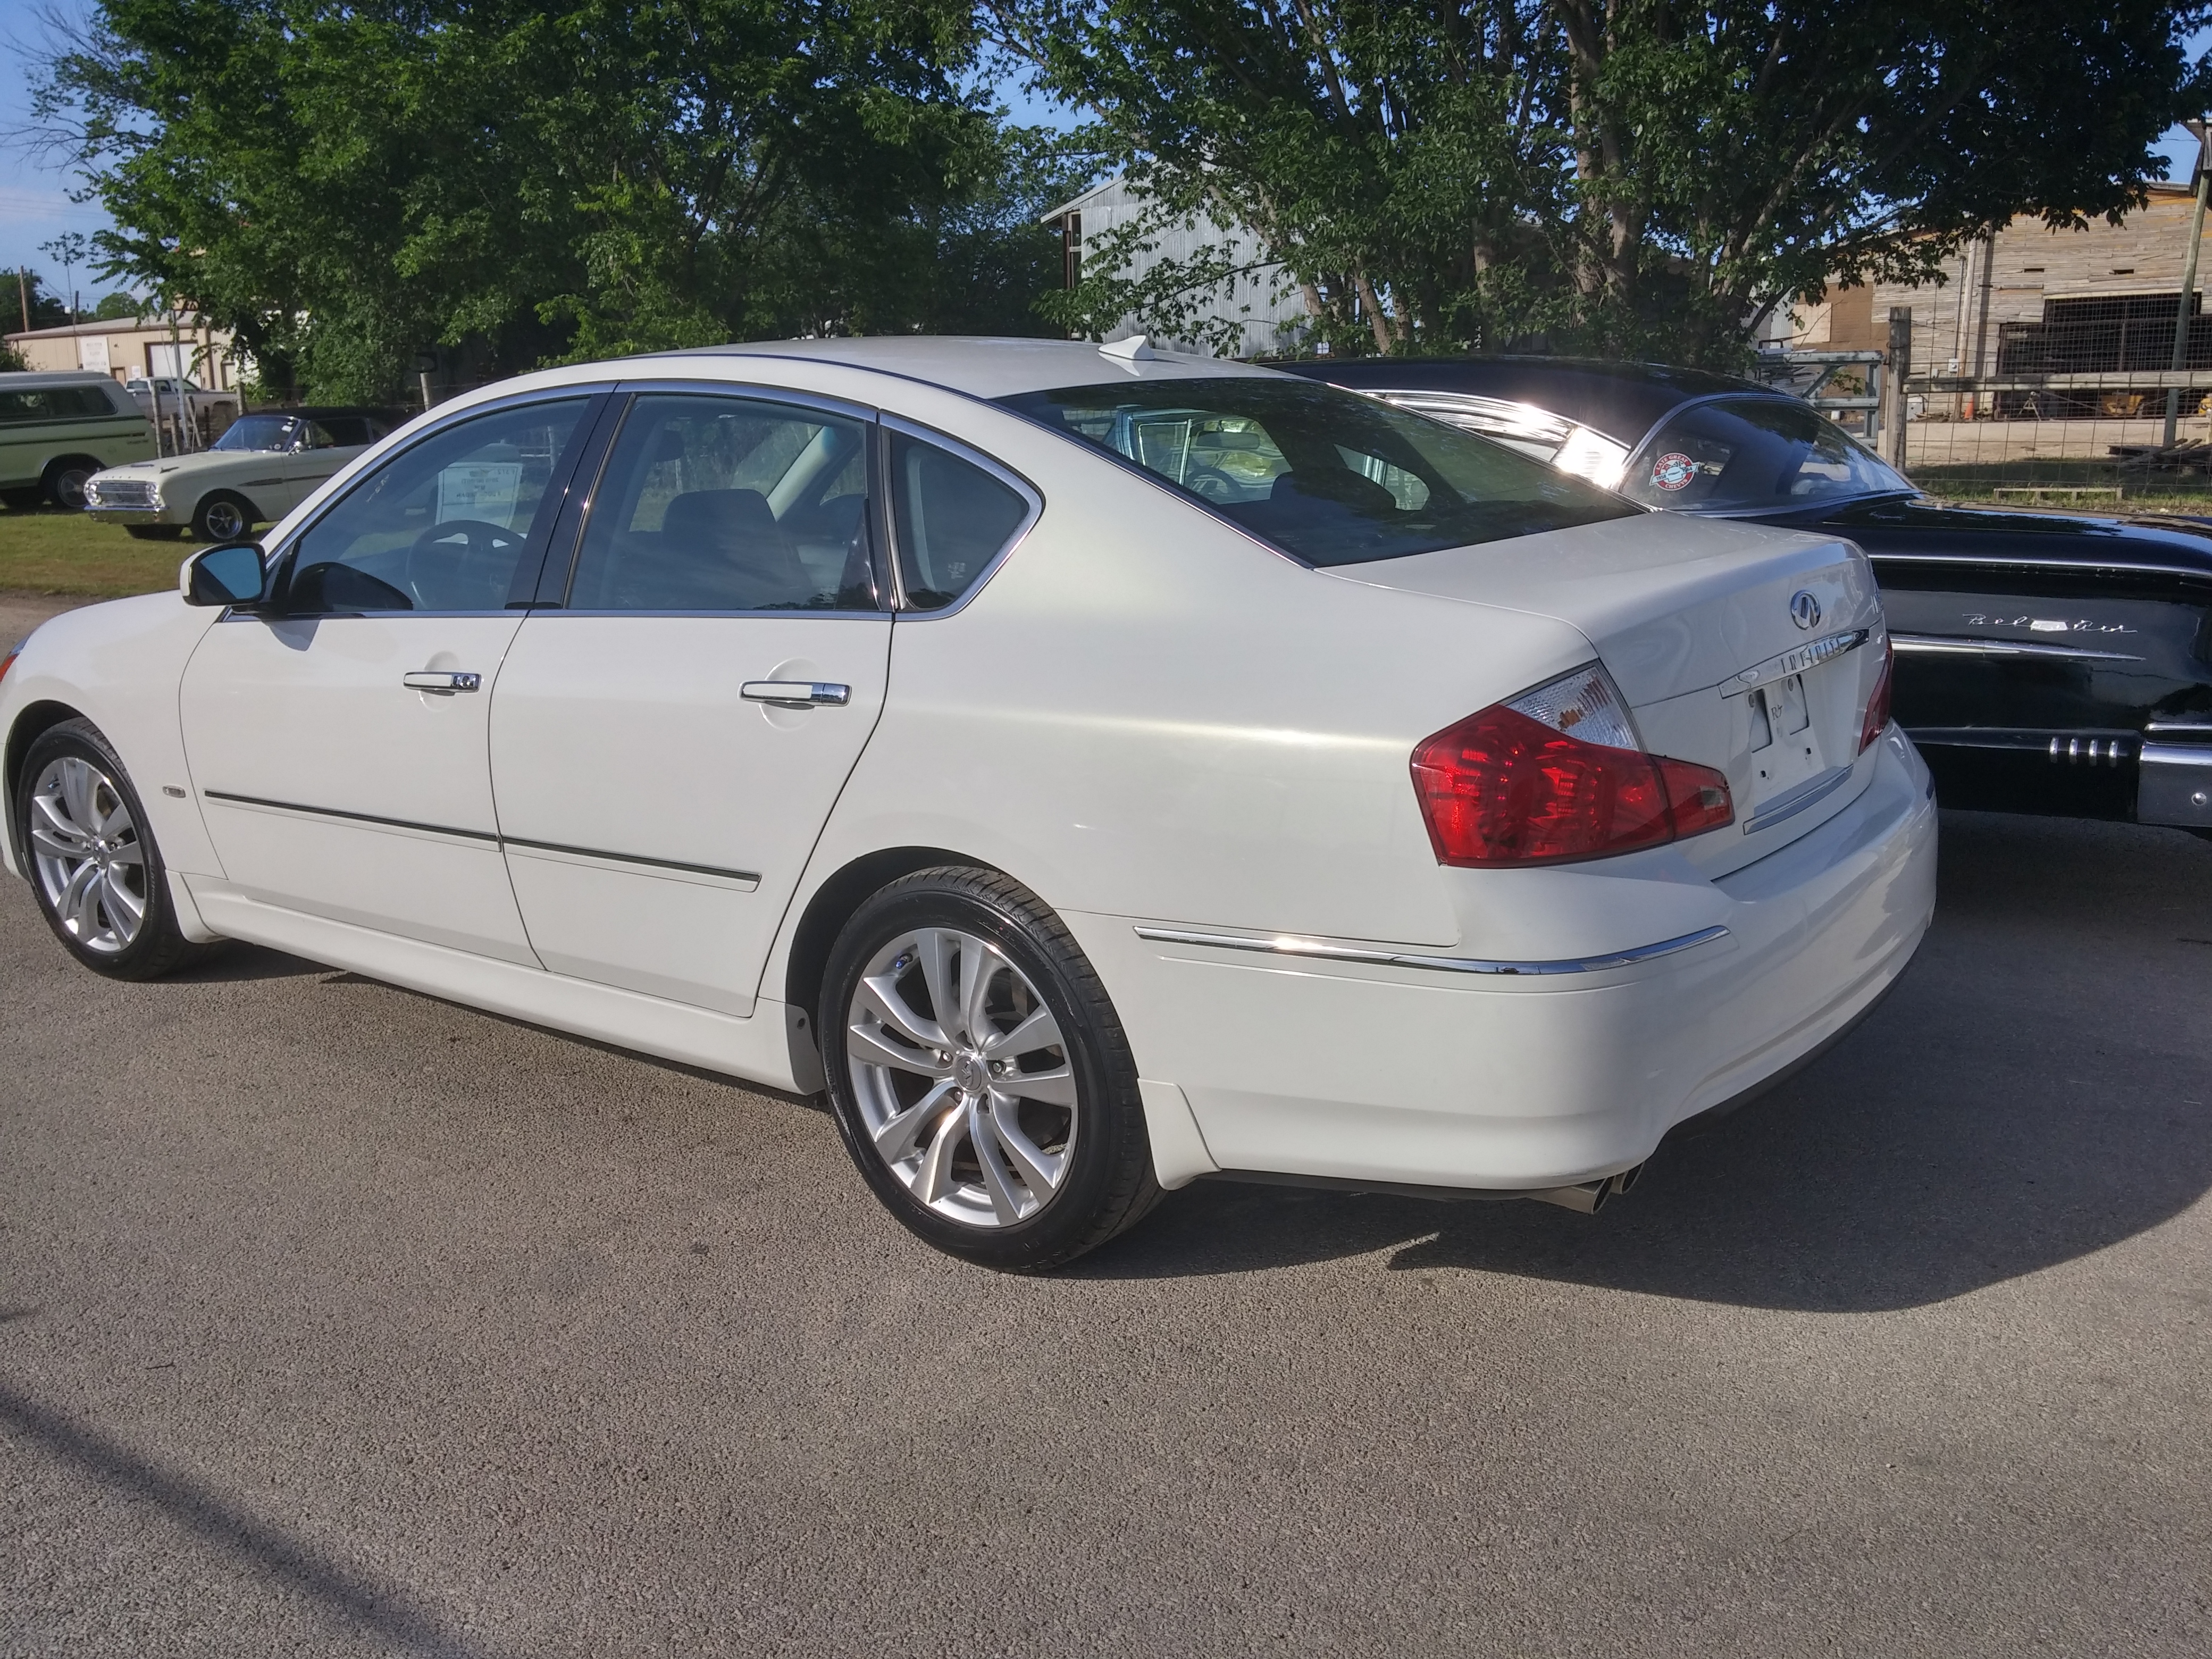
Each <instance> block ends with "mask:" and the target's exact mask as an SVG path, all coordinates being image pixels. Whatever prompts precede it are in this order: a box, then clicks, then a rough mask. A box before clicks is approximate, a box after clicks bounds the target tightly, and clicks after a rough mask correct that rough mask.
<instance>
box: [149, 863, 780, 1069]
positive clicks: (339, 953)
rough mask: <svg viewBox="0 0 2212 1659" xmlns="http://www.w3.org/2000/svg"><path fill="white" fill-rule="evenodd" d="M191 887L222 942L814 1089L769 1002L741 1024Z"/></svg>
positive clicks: (200, 883)
mask: <svg viewBox="0 0 2212 1659" xmlns="http://www.w3.org/2000/svg"><path fill="white" fill-rule="evenodd" d="M185 885H186V887H187V888H188V889H189V890H190V892H191V896H192V898H193V900H194V902H196V903H197V905H198V907H199V913H200V916H201V919H202V920H203V921H204V922H205V923H206V924H207V926H208V927H210V928H211V929H212V930H213V931H214V932H216V933H220V934H222V936H224V937H225V938H228V939H245V940H246V941H248V942H250V943H252V944H255V945H268V946H269V947H270V949H272V950H277V951H289V952H291V953H292V954H293V955H295V956H301V957H307V959H308V960H309V961H310V962H321V963H329V964H330V965H331V966H332V967H334V968H344V969H350V970H351V971H353V972H355V973H357V974H362V975H366V976H367V977H368V978H370V979H380V980H384V981H387V982H389V983H391V984H393V985H404V986H405V987H407V988H408V989H409V990H410V991H421V992H423V993H425V994H428V995H430V996H435V997H444V998H447V999H448V1000H452V1001H454V1002H461V1003H466V1004H467V1005H468V1006H471V1007H472V1008H482V1009H485V1010H487V1011H488V1012H492V1013H495V1014H505V1015H507V1016H508V1017H509V1018H513V1019H520V1020H524V1021H526V1022H527V1023H529V1024H533V1025H545V1026H550V1027H551V1028H552V1029H553V1030H556V1031H567V1032H569V1033H570V1034H572V1035H574V1036H581V1037H590V1038H592V1039H593V1040H594V1041H596V1042H605V1043H608V1044H611V1045H612V1046H613V1047H615V1048H635V1049H636V1050H638V1051H639V1052H640V1053H641V1054H653V1055H657V1056H658V1057H659V1058H660V1059H662V1060H676V1061H678V1063H680V1064H683V1065H685V1066H699V1067H701V1068H702V1069H703V1070H706V1071H710V1072H723V1073H728V1074H729V1075H730V1076H732V1077H735V1078H740V1079H744V1081H745V1082H748V1083H757V1084H762V1085H765V1086H767V1087H769V1088H771V1089H780V1090H782V1091H786V1092H787V1093H793V1094H801V1093H805V1092H809V1091H807V1090H806V1089H805V1087H804V1086H803V1085H801V1083H800V1081H799V1079H798V1078H797V1077H796V1076H795V1075H794V1062H793V1054H792V1049H793V1029H792V1022H791V1020H790V1018H788V1017H787V1012H788V1011H787V1008H786V1006H785V1005H784V1004H782V1003H781V1002H776V1001H772V1000H769V999H768V998H766V997H763V998H762V999H761V1000H759V1001H758V1002H757V1003H756V1004H755V1005H754V1012H753V1013H752V1014H751V1016H750V1018H743V1019H740V1018H736V1017H735V1016H732V1015H729V1014H718V1013H715V1012H712V1011H711V1010H708V1009H705V1008H693V1007H689V1006H685V1005H684V1004H682V1003H677V1002H666V1001H663V1000H661V999H659V998H658V997H648V996H642V995H640V994H638V993H637V992H635V991H624V990H621V989H619V988H617V987H614V986H611V985H595V984H593V983H592V982H591V981H588V980H580V979H569V978H568V977H566V976H565V975H560V974H549V973H547V972H546V971H545V970H544V969H542V968H526V967H524V966H522V965H521V964H520V963H512V962H501V961H497V960H495V958H493V957H480V956H476V955H473V954H471V952H469V951H454V950H450V949H448V948H447V947H446V946H445V945H426V944H424V943H422V941H421V940H419V939H401V938H399V937H398V935H396V934H392V933H378V932H376V931H374V929H371V928H367V927H355V926H354V925H353V924H351V923H350V922H343V921H329V920H327V919H325V918H324V917H321V916H310V915H303V914H301V912H299V911H297V910H287V909H283V908H281V907H279V906H276V905H273V904H264V903H262V902H259V901H258V900H257V899H250V898H246V897H244V896H241V895H240V894H238V893H236V892H234V891H233V890H231V888H230V884H228V883H227V882H222V881H216V880H212V879H210V878H206V877H201V876H191V877H186V878H185ZM815 1086H817V1087H818V1086H820V1085H818V1083H817V1085H815Z"/></svg>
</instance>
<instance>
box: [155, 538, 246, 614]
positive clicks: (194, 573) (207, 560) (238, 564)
mask: <svg viewBox="0 0 2212 1659" xmlns="http://www.w3.org/2000/svg"><path fill="white" fill-rule="evenodd" d="M267 585H268V577H267V575H266V574H265V573H264V571H263V569H262V567H261V549H260V547H259V545H258V544H256V543H253V542H231V543H228V544H226V545H224V546H222V547H204V548H202V549H201V550H199V551H198V552H197V553H195V554H193V555H192V556H191V558H189V559H186V560H185V568H183V569H182V570H180V571H179V572H178V573H177V588H178V591H179V592H181V593H182V594H183V595H184V598H185V604H186V605H258V604H260V603H261V597H262V594H263V592H264V591H265V589H266V587H267Z"/></svg>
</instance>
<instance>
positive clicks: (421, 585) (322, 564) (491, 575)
mask: <svg viewBox="0 0 2212 1659" xmlns="http://www.w3.org/2000/svg"><path fill="white" fill-rule="evenodd" d="M588 402H589V399H588V398H561V399H559V400H557V401H555V402H550V403H542V404H526V405H525V406H523V407H521V408H520V409H504V410H497V411H495V413H492V414H489V415H479V416H475V417H474V418H472V419H469V420H465V421H459V422H455V423H454V424H453V425H452V426H450V427H447V428H444V429H442V430H441V431H439V432H436V433H434V434H432V435H430V436H429V437H427V438H425V439H423V440H422V441H421V442H419V443H416V444H413V445H410V447H407V448H406V449H404V450H402V451H400V453H398V454H397V455H394V456H392V458H391V459H388V460H386V462H385V463H384V464H383V465H381V466H379V467H377V468H376V469H375V470H374V471H372V472H370V473H369V474H368V477H365V478H363V479H362V480H361V481H360V482H359V483H356V485H355V486H354V487H353V488H352V489H350V490H349V491H348V492H347V493H346V495H344V497H343V499H342V500H340V501H339V502H338V503H337V506H335V507H332V508H331V510H330V511H329V512H328V513H325V514H324V515H323V516H322V517H321V518H320V519H319V520H316V521H315V523H314V524H313V526H310V527H309V529H308V530H307V533H306V534H305V535H303V536H301V538H300V539H299V542H298V544H297V545H296V547H295V550H294V552H293V556H292V561H291V570H290V574H289V577H288V578H287V579H286V585H285V589H284V592H283V594H282V595H280V597H279V599H278V604H279V606H280V607H281V608H282V609H283V610H285V611H289V612H291V613H292V614H295V615H321V614H326V613H329V612H332V611H499V610H503V609H504V608H505V607H506V605H507V599H508V596H509V593H510V592H511V590H512V589H513V585H514V577H515V568H516V566H517V565H518V564H519V563H520V561H521V558H522V554H523V550H524V549H525V548H526V546H527V545H528V544H529V542H530V538H531V534H532V532H533V531H535V530H539V529H542V528H544V526H542V525H541V524H540V520H541V519H543V518H544V517H545V516H547V515H548V514H550V513H552V512H554V511H556V510H557V507H558V505H559V498H558V495H557V494H556V492H554V491H553V490H552V489H551V488H550V486H551V483H552V481H553V480H554V478H555V477H557V476H558V469H559V466H560V463H561V461H562V456H563V453H564V452H565V451H566V450H567V448H568V445H569V444H570V443H571V442H572V441H574V437H575V435H576V427H577V424H578V422H580V420H581V418H582V416H583V413H584V410H585V407H586V404H587V403H588ZM246 418H247V420H255V419H264V418H268V417H265V416H247V417H246ZM244 424H245V422H242V421H241V422H238V423H237V425H234V426H233V427H232V428H230V430H231V431H232V432H235V431H236V430H237V429H238V427H239V426H242V425H244ZM228 435H229V433H225V434H224V436H225V437H228Z"/></svg>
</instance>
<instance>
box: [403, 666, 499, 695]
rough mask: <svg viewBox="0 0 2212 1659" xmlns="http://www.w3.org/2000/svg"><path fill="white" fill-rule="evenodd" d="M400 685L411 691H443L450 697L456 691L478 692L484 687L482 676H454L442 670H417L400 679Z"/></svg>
mask: <svg viewBox="0 0 2212 1659" xmlns="http://www.w3.org/2000/svg"><path fill="white" fill-rule="evenodd" d="M399 683H400V684H402V685H404V686H405V687H406V688H407V689H408V690H410V691H443V692H445V693H446V694H447V696H452V695H453V693H454V692H456V691H477V690H482V689H483V675H481V674H453V673H448V672H447V671H445V670H444V669H442V668H417V669H416V670H414V671H412V672H410V673H406V674H402V675H401V676H400V677H399Z"/></svg>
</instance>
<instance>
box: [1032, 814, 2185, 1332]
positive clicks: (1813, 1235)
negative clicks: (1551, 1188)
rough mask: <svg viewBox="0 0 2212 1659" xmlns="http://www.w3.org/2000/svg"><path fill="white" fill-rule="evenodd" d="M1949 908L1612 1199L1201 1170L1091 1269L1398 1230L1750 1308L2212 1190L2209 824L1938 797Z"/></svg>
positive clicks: (1838, 1289) (1420, 1242) (1960, 1275)
mask: <svg viewBox="0 0 2212 1659" xmlns="http://www.w3.org/2000/svg"><path fill="white" fill-rule="evenodd" d="M1942 860H1943V871H1942V896H1941V899H1940V902H1939V906H1938V911H1937V917H1936V926H1935V927H1934V928H1933V929H1932V930H1931V931H1930V933H1929V938H1928V939H1927V941H1926V943H1925V944H1924V945H1923V946H1922V948H1921V951H1920V954H1919V956H1918V957H1917V959H1916V960H1915V961H1914V963H1913V964H1912V966H1911V968H1910V969H1908V970H1907V972H1906V974H1905V977H1904V978H1903V979H1902V980H1901V981H1900V982H1899V986H1898V987H1897V989H1896V991H1895V993H1894V994H1893V995H1891V996H1890V998H1889V999H1888V1000H1887V1001H1886V1002H1885V1003H1884V1004H1883V1005H1882V1006H1881V1008H1880V1009H1878V1010H1877V1011H1876V1012H1875V1014H1874V1015H1873V1017H1872V1018H1869V1020H1868V1021H1867V1023H1866V1024H1864V1025H1863V1026H1862V1027H1860V1028H1859V1030H1857V1031H1856V1032H1854V1033H1853V1034H1852V1035H1851V1036H1850V1037H1849V1038H1847V1039H1846V1040H1845V1041H1844V1042H1843V1043H1841V1044H1839V1045H1838V1047H1837V1048H1835V1049H1833V1050H1832V1051H1831V1052H1830V1053H1829V1054H1827V1055H1826V1056H1825V1057H1823V1059H1822V1060H1820V1061H1819V1062H1818V1063H1817V1064H1816V1065H1814V1066H1813V1067H1811V1068H1809V1069H1808V1071H1806V1072H1804V1073H1801V1074H1799V1075H1798V1076H1797V1077H1796V1078H1793V1079H1790V1080H1789V1081H1788V1082H1786V1083H1784V1084H1783V1085H1780V1086H1779V1087H1778V1088H1777V1089H1775V1090H1774V1091H1772V1092H1771V1094H1769V1095H1768V1096H1766V1097H1765V1098H1764V1099H1762V1100H1759V1101H1758V1102H1756V1103H1753V1105H1751V1106H1750V1107H1748V1108H1747V1109H1745V1110H1743V1111H1742V1112H1741V1113H1739V1114H1738V1115H1735V1116H1734V1117H1732V1118H1729V1119H1727V1120H1725V1121H1723V1122H1721V1123H1719V1124H1717V1125H1716V1126H1715V1127H1713V1128H1711V1130H1710V1131H1709V1132H1707V1133H1703V1134H1700V1135H1699V1136H1697V1137H1696V1138H1694V1139H1683V1140H1679V1141H1676V1142H1672V1143H1669V1144H1668V1146H1665V1147H1664V1148H1662V1151H1661V1153H1660V1155H1659V1156H1658V1157H1656V1158H1654V1159H1653V1160H1652V1162H1651V1164H1650V1165H1649V1166H1648V1168H1647V1171H1646V1173H1645V1176H1644V1180H1643V1182H1641V1183H1640V1184H1639V1185H1638V1188H1636V1190H1635V1191H1634V1192H1633V1193H1632V1194H1629V1195H1628V1196H1627V1197H1626V1198H1624V1199H1621V1200H1618V1201H1616V1202H1614V1203H1613V1204H1612V1205H1609V1206H1607V1208H1606V1209H1605V1210H1603V1211H1602V1212H1601V1213H1599V1214H1597V1215H1595V1216H1583V1215H1577V1214H1574V1213H1572V1212H1567V1211H1564V1210H1559V1209H1555V1208H1553V1207H1550V1206H1545V1205H1540V1204H1533V1203H1503V1204H1498V1203H1458V1204H1438V1203H1431V1202H1425V1201H1424V1200H1419V1199H1407V1198H1401V1197H1390V1196H1363V1195H1356V1194H1338V1193H1330V1192H1321V1191H1314V1190H1308V1189H1300V1188H1278V1187H1260V1186H1250V1185H1240V1184H1231V1183H1228V1182H1199V1183H1196V1184H1194V1186H1192V1187H1190V1188H1186V1189H1185V1190H1184V1191H1183V1192H1182V1193H1179V1194H1172V1195H1170V1198H1169V1199H1168V1200H1167V1201H1166V1202H1165V1203H1164V1205H1163V1206H1162V1207H1161V1209H1160V1210H1159V1211H1158V1212H1156V1213H1155V1215H1154V1216H1153V1217H1152V1219H1150V1220H1149V1221H1148V1222H1146V1225H1144V1226H1142V1227H1140V1228H1139V1229H1137V1230H1135V1231H1133V1232H1132V1233H1131V1234H1130V1235H1128V1236H1127V1237H1126V1238H1124V1239H1122V1240H1120V1241H1117V1243H1115V1245H1113V1246H1111V1247H1109V1248H1108V1249H1104V1250H1102V1251H1100V1252H1098V1253H1097V1255H1095V1256H1093V1257H1091V1258H1089V1259H1088V1260H1086V1261H1084V1262H1081V1263H1079V1264H1077V1266H1076V1267H1074V1269H1073V1272H1075V1273H1079V1274H1083V1273H1088V1274H1091V1275H1097V1276H1102V1277H1113V1278H1125V1277H1139V1278H1146V1277H1174V1276H1181V1275H1185V1274H1204V1273H1239V1272H1249V1271H1255V1270H1259V1269H1264V1268H1267V1267H1277V1266H1282V1265H1286V1264H1291V1263H1297V1262H1301V1261H1316V1260H1325V1259H1330V1258H1335V1257H1342V1256H1348V1255H1364V1254H1369V1253H1372V1252H1376V1251H1384V1250H1387V1251H1390V1252H1392V1255H1391V1258H1390V1260H1391V1265H1392V1266H1393V1267H1404V1268H1424V1269H1438V1268H1455V1269H1463V1270H1471V1271H1480V1272H1487V1273H1513V1274H1517V1275H1521V1276H1523V1277H1528V1278H1536V1279H1560V1280H1565V1281H1568V1282H1571V1283H1577V1284H1585V1285H1602V1286H1607V1287H1611V1288H1613V1289H1618V1290H1625V1291H1643V1292H1645V1293H1648V1294H1651V1295H1656V1296H1669V1297H1687V1298H1691V1299H1695V1300H1700V1301H1709V1302H1721V1303H1729V1304H1738V1305H1742V1306H1748V1307H1763V1308H1778V1309H1783V1308H1786V1309H1796V1310H1808V1311H1825V1312H1857V1311H1872V1310H1892V1309H1899V1308H1906V1307H1914V1306H1918V1305H1922V1304H1928V1303H1933V1302H1940V1301H1942V1300H1945V1299H1946V1298H1948V1297H1956V1296H1960V1295H1964V1294H1966V1293H1967V1292H1969V1291H1975V1290H1978V1289H1981V1288H1983V1287H1984V1286H1986V1285H1993V1284H1996V1283H1999V1282H2001V1281H2002V1280H2004V1279H2011V1278H2015V1277H2017V1276H2019V1275H2021V1274H2023V1273H2033V1272H2035V1271H2037V1270H2038V1269H2040V1268H2044V1267H2051V1266H2053V1265H2055V1264H2057V1263H2059V1262H2063V1261H2070V1260H2072V1259H2075V1258H2076V1257H2079V1256H2082V1255H2087V1254H2089V1253H2091V1252H2093V1251H2095V1250H2099V1249H2104V1248H2105V1247H2106V1246H2108V1245H2112V1244H2115V1243H2119V1242H2121V1241H2122V1240H2124V1239H2127V1238H2129V1237H2133V1236H2135V1235H2136V1234H2138V1233H2141V1232H2142V1231H2146V1230H2148V1229H2149V1228H2152V1227H2154V1226H2156V1225H2159V1224H2160V1222H2163V1221H2165V1220H2166V1219H2168V1218H2171V1217H2172V1216H2174V1215H2176V1214H2178V1213H2179V1212H2182V1211H2183V1210H2185V1209H2187V1208H2188V1207H2189V1206H2191V1205H2192V1204H2193V1203H2195V1202H2196V1201H2197V1200H2198V1199H2199V1198H2200V1197H2202V1196H2203V1194H2204V1193H2205V1192H2206V1191H2207V1190H2208V1189H2212V1030H2208V1026H2207V1024H2206V1022H2205V1020H2204V1018H2203V1007H2204V1002H2203V987H2204V985H2205V983H2206V981H2207V979H2208V978H2209V977H2212V847H2208V846H2206V845H2204V844H2203V843H2201V842H2196V841H2193V840H2191V838H2189V837H2187V836H2183V835H2180V834H2179V833H2178V832H2172V831H2162V830H2146V829H2137V828H2135V827H2133V826H2120V825H2100V824H2089V823H2074V822H2069V821H2063V820H2034V819H2021V818H2001V817H1994V816H1990V815H1982V814H1963V813H1961V814H1950V813H1947V814H1946V815H1945V817H1944V822H1943V836H1942Z"/></svg>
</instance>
